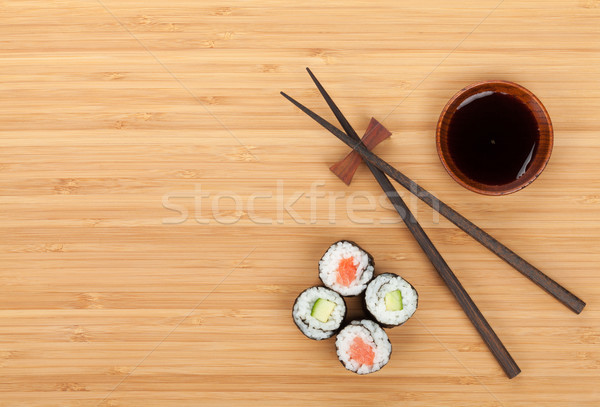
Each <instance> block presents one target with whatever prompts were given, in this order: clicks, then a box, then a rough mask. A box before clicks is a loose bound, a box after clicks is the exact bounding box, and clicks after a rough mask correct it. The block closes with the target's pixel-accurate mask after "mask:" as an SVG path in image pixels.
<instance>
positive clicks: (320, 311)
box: [292, 287, 346, 341]
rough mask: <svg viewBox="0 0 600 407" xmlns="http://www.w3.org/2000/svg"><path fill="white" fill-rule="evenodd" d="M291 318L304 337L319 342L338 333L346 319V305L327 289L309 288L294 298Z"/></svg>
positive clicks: (337, 295)
mask: <svg viewBox="0 0 600 407" xmlns="http://www.w3.org/2000/svg"><path fill="white" fill-rule="evenodd" d="M292 317H293V318H294V322H295V323H296V325H297V326H298V328H299V329H300V331H301V332H302V333H303V334H304V335H306V336H307V337H309V338H310V339H315V340H318V341H320V340H321V339H327V338H330V337H332V336H333V335H334V334H335V333H336V332H338V331H339V329H340V327H341V326H342V322H343V321H344V318H346V303H345V302H344V299H343V298H342V297H341V296H340V295H339V294H338V293H336V292H335V291H333V290H330V289H329V288H325V287H311V288H308V289H306V290H304V291H303V292H302V293H300V295H299V296H298V298H296V302H295V303H294V308H293V310H292Z"/></svg>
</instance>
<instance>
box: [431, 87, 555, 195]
mask: <svg viewBox="0 0 600 407" xmlns="http://www.w3.org/2000/svg"><path fill="white" fill-rule="evenodd" d="M486 91H492V92H502V93H506V94H509V95H511V96H513V97H515V98H516V99H518V100H519V101H521V102H522V103H524V104H525V105H527V107H528V108H529V109H530V110H531V112H532V113H533V115H534V117H535V120H536V121H537V124H538V129H539V138H538V141H537V147H536V150H535V153H534V155H533V157H532V158H531V161H530V162H529V165H528V167H527V169H526V171H525V173H523V175H521V176H520V177H519V178H517V179H515V180H514V181H511V182H509V183H506V184H502V185H490V184H483V183H481V182H479V181H475V180H473V179H471V178H470V177H468V176H467V175H465V174H464V173H463V172H462V171H461V170H460V169H459V168H458V167H457V165H456V163H455V162H454V160H453V158H452V156H451V155H450V153H449V148H448V137H447V133H448V127H449V125H450V121H451V120H452V117H453V115H454V113H455V112H456V110H457V109H458V106H460V104H461V103H462V102H463V101H464V100H465V99H467V98H468V97H470V96H473V95H475V94H477V93H480V92H486ZM553 142H554V132H553V130H552V122H551V121H550V116H549V115H548V112H547V111H546V109H545V108H544V105H542V102H540V100H539V99H538V98H537V97H536V96H535V95H534V94H533V93H531V92H530V91H529V90H527V89H525V88H524V87H522V86H521V85H518V84H516V83H513V82H507V81H485V82H478V83H474V84H472V85H469V86H467V87H466V88H464V89H462V90H461V91H459V92H458V93H457V94H456V95H454V96H453V97H452V99H450V100H449V101H448V103H447V104H446V106H445V107H444V110H442V114H441V115H440V119H439V121H438V124H437V131H436V145H437V151H438V155H439V157H440V160H441V161H442V164H443V165H444V168H446V171H448V174H450V176H451V177H452V178H454V180H455V181H456V182H458V183H459V184H460V185H462V186H463V187H465V188H467V189H469V190H471V191H474V192H477V193H480V194H484V195H505V194H510V193H513V192H516V191H518V190H520V189H522V188H525V187H526V186H527V185H529V184H531V183H532V182H533V181H534V180H535V179H536V178H537V177H538V176H539V175H540V174H541V173H542V171H543V170H544V168H545V167H546V164H547V163H548V160H549V159H550V154H551V153H552V145H553Z"/></svg>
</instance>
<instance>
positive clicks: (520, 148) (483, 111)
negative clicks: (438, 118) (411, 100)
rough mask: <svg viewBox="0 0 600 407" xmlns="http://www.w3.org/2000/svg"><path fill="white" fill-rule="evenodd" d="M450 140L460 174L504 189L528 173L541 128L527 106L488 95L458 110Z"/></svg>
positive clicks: (509, 98) (478, 96) (470, 99)
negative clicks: (504, 185) (506, 185)
mask: <svg viewBox="0 0 600 407" xmlns="http://www.w3.org/2000/svg"><path fill="white" fill-rule="evenodd" d="M447 137H448V147H449V153H450V155H451V156H452V159H453V160H454V163H455V164H456V166H457V167H458V169H459V170H460V171H462V172H463V173H464V174H465V175H466V176H467V177H469V178H471V179H472V180H474V181H478V182H481V183H482V184H489V185H501V184H506V183H509V182H511V181H514V180H516V179H518V178H520V177H521V176H522V175H523V174H524V173H525V171H526V170H527V167H528V165H529V164H530V162H531V159H532V157H533V156H534V154H535V149H536V146H537V143H538V138H539V128H538V124H537V121H536V119H535V117H534V116H533V113H532V112H531V110H529V108H528V107H527V105H526V104H525V103H522V102H521V101H520V100H518V99H517V98H515V97H513V96H511V95H508V94H506V93H500V92H493V91H485V92H481V93H476V94H474V95H472V96H470V97H468V98H467V99H465V100H464V101H463V102H462V103H461V104H460V105H459V106H458V108H457V110H456V112H455V113H454V115H453V116H452V119H451V120H450V124H449V126H448V135H447Z"/></svg>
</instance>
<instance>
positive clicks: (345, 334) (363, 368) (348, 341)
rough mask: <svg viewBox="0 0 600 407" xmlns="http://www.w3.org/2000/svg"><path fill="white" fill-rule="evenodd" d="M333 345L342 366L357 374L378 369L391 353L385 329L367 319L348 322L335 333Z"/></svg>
mask: <svg viewBox="0 0 600 407" xmlns="http://www.w3.org/2000/svg"><path fill="white" fill-rule="evenodd" d="M335 347H336V349H337V355H338V358H339V359H340V362H342V364H343V365H344V367H345V368H346V369H348V370H350V371H351V372H354V373H358V374H368V373H373V372H376V371H378V370H379V369H381V368H382V367H383V366H385V365H386V364H387V362H389V360H390V355H391V354H392V344H391V343H390V340H389V339H388V336H387V335H386V333H385V331H384V330H383V329H382V328H381V327H380V326H379V325H378V324H376V323H375V322H373V321H371V320H368V319H363V320H362V321H352V322H350V324H348V325H347V326H346V327H345V328H344V329H342V330H341V331H340V333H339V334H338V335H337V337H336V340H335Z"/></svg>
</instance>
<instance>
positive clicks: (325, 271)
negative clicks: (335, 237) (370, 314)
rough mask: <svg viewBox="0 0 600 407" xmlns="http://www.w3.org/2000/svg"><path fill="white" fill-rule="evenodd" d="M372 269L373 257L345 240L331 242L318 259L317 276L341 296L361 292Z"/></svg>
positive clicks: (373, 265) (368, 279) (370, 275)
mask: <svg viewBox="0 0 600 407" xmlns="http://www.w3.org/2000/svg"><path fill="white" fill-rule="evenodd" d="M374 269H375V262H374V261H373V257H372V256H371V255H370V254H369V253H367V252H366V251H364V250H363V249H361V247H360V246H359V245H357V244H356V243H354V242H350V241H347V240H341V241H339V242H336V243H334V244H332V245H331V246H330V247H329V249H328V250H327V251H326V252H325V254H324V255H323V257H321V260H319V278H320V279H321V281H322V282H323V284H324V285H325V286H326V287H328V288H331V289H332V290H334V291H336V292H338V293H340V294H341V295H343V296H354V295H358V294H360V293H362V292H363V291H364V290H365V288H367V284H368V283H369V281H371V279H372V278H373V271H374Z"/></svg>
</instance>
